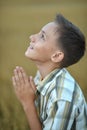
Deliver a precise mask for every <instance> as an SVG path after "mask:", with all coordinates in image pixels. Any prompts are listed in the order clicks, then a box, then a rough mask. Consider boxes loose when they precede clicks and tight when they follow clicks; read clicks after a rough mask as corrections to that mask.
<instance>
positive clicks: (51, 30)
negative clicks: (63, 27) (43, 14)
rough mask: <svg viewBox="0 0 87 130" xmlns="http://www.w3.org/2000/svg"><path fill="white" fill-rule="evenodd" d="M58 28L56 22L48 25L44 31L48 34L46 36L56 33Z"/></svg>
mask: <svg viewBox="0 0 87 130" xmlns="http://www.w3.org/2000/svg"><path fill="white" fill-rule="evenodd" d="M56 28H57V25H56V23H55V22H50V23H48V24H46V25H45V26H44V27H43V28H42V30H43V31H44V32H45V33H46V34H51V33H52V34H53V33H55V32H56Z"/></svg>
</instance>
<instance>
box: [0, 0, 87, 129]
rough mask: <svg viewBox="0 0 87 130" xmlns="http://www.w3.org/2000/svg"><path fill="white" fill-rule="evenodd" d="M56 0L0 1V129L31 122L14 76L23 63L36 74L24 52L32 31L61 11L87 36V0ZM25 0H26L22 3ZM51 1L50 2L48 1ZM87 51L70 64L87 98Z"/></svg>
mask: <svg viewBox="0 0 87 130" xmlns="http://www.w3.org/2000/svg"><path fill="white" fill-rule="evenodd" d="M69 1H70V0H67V3H66V2H64V3H63V1H62V2H61V3H60V2H57V1H55V3H54V4H52V3H53V2H52V0H51V3H50V1H49V0H48V2H47V3H48V4H46V0H45V1H44V4H42V3H41V2H40V4H38V3H39V0H38V3H37V4H36V5H35V3H34V4H33V3H32V2H31V1H30V3H32V5H29V3H28V1H27V0H26V1H25V2H24V1H23V0H22V4H21V2H20V1H18V2H19V3H18V4H17V0H15V2H13V4H12V2H11V3H9V2H10V0H7V1H5V0H3V1H0V130H29V126H28V122H27V119H26V116H25V113H24V111H23V109H22V106H21V104H20V103H19V102H18V100H17V98H16V96H15V94H14V91H13V87H12V82H11V77H12V75H13V69H14V68H15V66H17V65H19V66H23V67H24V68H25V70H26V72H27V74H29V75H33V76H34V75H35V72H36V67H35V65H34V64H33V63H32V62H31V61H29V60H28V59H27V58H26V57H25V56H24V53H25V50H26V48H27V46H28V44H29V35H31V34H32V33H36V32H38V31H39V30H40V29H41V27H42V26H43V25H44V24H46V23H48V22H49V21H51V20H52V19H53V18H54V17H55V14H56V13H62V14H63V15H65V16H66V17H67V18H68V19H70V20H71V21H72V22H73V23H75V24H76V25H78V26H79V27H80V29H81V30H82V31H83V32H84V33H85V36H86V38H87V25H86V23H87V16H86V12H87V3H86V0H83V1H82V2H81V0H80V2H78V1H79V0H77V2H76V0H75V2H72V1H70V2H69ZM23 3H26V4H23ZM27 3H28V4H27ZM49 3H50V4H49ZM86 57H87V53H86V54H85V56H84V58H83V59H82V60H81V61H80V62H79V63H77V64H75V65H73V66H71V67H69V70H70V72H71V73H72V75H73V76H74V77H75V79H76V80H77V81H78V83H79V84H80V86H81V88H82V90H83V93H84V95H85V97H86V100H87V88H86V87H87V77H86V75H87V60H86Z"/></svg>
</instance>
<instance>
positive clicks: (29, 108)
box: [23, 100, 35, 111]
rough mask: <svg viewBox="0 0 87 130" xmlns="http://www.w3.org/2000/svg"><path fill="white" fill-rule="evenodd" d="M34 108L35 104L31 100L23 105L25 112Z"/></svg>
mask: <svg viewBox="0 0 87 130" xmlns="http://www.w3.org/2000/svg"><path fill="white" fill-rule="evenodd" d="M32 107H35V102H34V101H33V100H30V101H28V102H25V103H24V104H23V108H24V111H27V110H31V109H32Z"/></svg>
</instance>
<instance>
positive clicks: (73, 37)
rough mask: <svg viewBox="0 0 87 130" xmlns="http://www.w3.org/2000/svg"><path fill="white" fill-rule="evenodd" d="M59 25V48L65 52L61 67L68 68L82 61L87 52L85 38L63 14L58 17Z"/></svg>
mask: <svg viewBox="0 0 87 130" xmlns="http://www.w3.org/2000/svg"><path fill="white" fill-rule="evenodd" d="M55 23H56V24H57V25H58V27H57V32H58V39H57V43H58V46H60V48H61V49H62V51H63V52H64V58H63V60H62V62H61V67H67V66H70V65H72V64H75V63H76V62H78V61H79V60H80V58H81V57H82V56H83V55H84V52H85V37H84V35H83V33H82V32H81V31H80V30H79V28H78V27H76V26H75V25H73V24H72V23H71V22H70V21H68V20H67V19H65V18H64V17H63V16H62V15H61V14H59V15H57V16H56V19H55Z"/></svg>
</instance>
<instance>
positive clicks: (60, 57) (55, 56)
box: [51, 51, 64, 63]
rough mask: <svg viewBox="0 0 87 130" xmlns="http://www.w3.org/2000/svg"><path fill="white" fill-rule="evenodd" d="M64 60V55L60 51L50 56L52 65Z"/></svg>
mask: <svg viewBox="0 0 87 130" xmlns="http://www.w3.org/2000/svg"><path fill="white" fill-rule="evenodd" d="M63 58H64V53H63V52H62V51H56V52H55V53H54V54H53V55H52V56H51V61H52V62H54V63H60V62H61V61H62V60H63Z"/></svg>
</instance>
